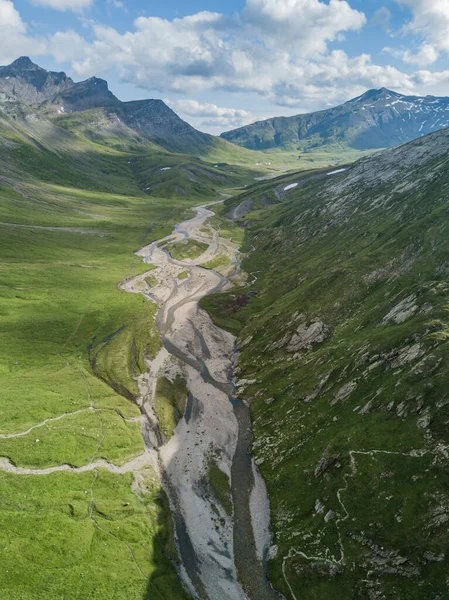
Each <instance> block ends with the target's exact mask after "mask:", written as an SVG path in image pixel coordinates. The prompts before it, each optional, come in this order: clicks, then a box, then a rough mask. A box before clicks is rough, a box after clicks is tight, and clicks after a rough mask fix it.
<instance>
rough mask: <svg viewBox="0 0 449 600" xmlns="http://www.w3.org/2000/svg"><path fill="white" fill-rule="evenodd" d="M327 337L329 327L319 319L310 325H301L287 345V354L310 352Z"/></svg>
mask: <svg viewBox="0 0 449 600" xmlns="http://www.w3.org/2000/svg"><path fill="white" fill-rule="evenodd" d="M328 335H329V327H328V326H327V325H325V324H324V323H323V322H322V321H321V320H320V319H314V320H313V321H312V322H310V323H307V322H306V323H301V325H299V327H298V328H297V330H296V331H295V333H294V334H293V336H292V337H291V339H290V341H289V343H288V345H287V352H298V351H299V350H310V349H311V348H313V347H314V346H316V345H317V344H321V343H322V342H324V341H325V339H326V338H327V337H328Z"/></svg>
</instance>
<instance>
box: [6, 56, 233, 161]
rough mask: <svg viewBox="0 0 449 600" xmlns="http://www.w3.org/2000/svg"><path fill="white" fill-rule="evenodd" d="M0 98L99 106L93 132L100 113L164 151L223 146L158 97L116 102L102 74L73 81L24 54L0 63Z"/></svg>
mask: <svg viewBox="0 0 449 600" xmlns="http://www.w3.org/2000/svg"><path fill="white" fill-rule="evenodd" d="M0 102H3V103H5V102H21V103H23V104H26V105H28V106H32V107H33V108H35V109H38V110H39V111H41V112H44V113H45V114H46V115H53V116H54V117H63V116H64V115H68V114H72V113H78V112H84V111H89V110H91V109H100V110H99V111H98V112H97V113H90V115H89V116H88V120H90V122H91V123H94V124H95V125H96V129H97V133H98V125H99V124H100V123H102V124H103V125H105V124H106V123H105V122H104V117H105V115H106V119H107V120H109V124H108V128H109V126H110V125H111V122H115V125H120V124H122V125H125V126H126V127H128V128H129V129H131V130H132V131H133V132H136V133H137V134H138V135H140V136H141V137H142V138H144V139H145V140H147V141H150V142H152V143H154V144H157V145H159V146H161V147H162V148H164V149H166V150H169V151H170V152H185V153H188V154H204V153H207V152H208V151H211V150H213V149H216V148H217V147H220V148H222V149H223V145H222V142H221V141H220V140H218V139H217V138H215V137H214V136H211V135H208V134H207V133H202V132H200V131H197V130H196V129H195V128H194V127H192V126H191V125H189V124H188V123H186V122H185V121H183V120H182V119H181V118H180V117H178V115H177V114H176V113H175V112H174V111H173V110H172V109H171V108H169V107H168V106H167V105H166V104H165V103H164V102H162V100H139V101H132V102H121V101H120V100H119V99H118V98H116V97H115V96H114V94H113V93H112V92H111V91H110V90H109V88H108V84H107V82H106V81H104V80H103V79H98V78H97V77H91V78H90V79H87V80H86V81H82V82H79V83H75V82H74V81H73V80H72V79H71V78H70V77H67V75H66V74H65V73H56V72H53V71H46V70H45V69H43V68H41V67H39V66H38V65H36V64H34V63H33V62H32V61H31V60H30V59H29V58H28V57H24V56H23V57H21V58H19V59H17V60H16V61H14V62H13V63H12V64H11V65H8V66H5V67H0ZM122 129H123V128H122ZM125 137H126V136H125Z"/></svg>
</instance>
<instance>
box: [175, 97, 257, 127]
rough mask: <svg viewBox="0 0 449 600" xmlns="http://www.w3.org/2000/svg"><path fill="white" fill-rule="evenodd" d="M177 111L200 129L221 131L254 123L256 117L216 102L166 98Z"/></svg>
mask: <svg viewBox="0 0 449 600" xmlns="http://www.w3.org/2000/svg"><path fill="white" fill-rule="evenodd" d="M165 103H166V104H168V105H169V106H170V107H171V108H172V109H173V110H174V111H175V112H177V113H178V114H179V115H180V116H181V117H183V118H186V119H187V120H189V121H193V122H194V123H195V125H196V126H197V127H199V128H200V129H206V130H208V131H212V132H221V131H224V130H226V129H234V128H236V127H241V126H243V125H247V124H248V123H252V122H253V121H254V120H255V119H254V117H253V115H252V114H251V113H249V112H248V111H246V110H242V109H238V108H223V107H220V106H217V105H216V104H209V103H205V104H203V103H201V102H198V101H197V100H187V99H184V100H165Z"/></svg>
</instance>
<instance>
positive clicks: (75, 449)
mask: <svg viewBox="0 0 449 600" xmlns="http://www.w3.org/2000/svg"><path fill="white" fill-rule="evenodd" d="M29 114H31V115H32V113H29ZM35 119H37V120H35ZM146 151H148V150H146ZM130 159H131V158H130V156H129V155H128V154H126V153H124V152H121V151H119V150H117V149H113V148H110V147H107V146H100V145H98V144H95V143H92V142H90V141H89V140H86V139H84V138H83V137H82V136H74V135H72V134H70V133H69V134H67V137H64V134H63V133H62V134H61V133H60V130H58V129H56V128H55V127H54V126H53V125H52V124H51V123H48V122H46V121H45V120H44V119H42V118H41V117H39V118H36V117H34V116H33V115H32V116H31V120H30V121H29V120H27V119H23V115H22V116H20V115H18V116H17V120H15V119H10V118H9V117H7V116H5V115H3V117H2V119H1V120H0V165H1V174H0V233H1V235H0V255H1V263H0V389H1V392H0V397H1V401H0V422H1V427H0V457H2V459H8V460H9V461H10V462H11V463H12V464H13V465H16V466H17V467H21V468H33V469H41V468H45V467H53V466H59V465H62V464H66V465H71V466H85V465H89V463H91V462H94V461H97V460H100V459H105V460H107V461H109V462H111V463H113V464H116V465H122V464H124V463H126V462H128V461H129V460H131V459H133V458H134V457H136V456H139V455H140V454H142V452H143V449H144V448H143V440H142V435H141V433H140V427H139V423H138V422H137V421H136V417H138V416H139V411H138V409H137V407H136V406H135V404H134V403H133V402H132V398H133V397H134V396H135V395H136V394H137V389H136V383H135V375H137V374H139V372H140V371H141V370H142V368H143V367H144V364H143V357H144V355H147V356H151V355H152V354H154V353H155V352H156V351H157V349H158V348H159V338H158V336H157V334H156V331H155V328H154V320H153V316H154V313H155V306H154V305H152V304H151V303H149V302H145V301H144V299H143V298H142V297H140V296H137V295H136V296H134V295H131V294H126V293H125V292H122V291H120V290H119V288H118V284H119V283H120V282H121V281H122V280H123V279H124V278H125V277H127V276H129V275H132V274H135V273H136V272H138V270H144V269H145V267H144V265H142V264H141V263H140V261H139V259H137V257H135V256H134V254H133V252H134V251H135V250H137V249H138V248H139V247H141V246H142V245H143V244H145V243H149V242H151V241H152V240H155V239H158V238H159V237H161V236H164V235H167V234H168V233H169V232H170V231H171V229H172V227H173V224H174V223H175V222H177V221H178V220H179V218H180V215H183V214H184V211H185V210H186V209H187V208H188V206H189V204H192V203H197V202H198V200H197V199H195V200H193V199H192V200H189V199H187V200H186V199H179V200H176V199H171V200H170V201H168V200H167V199H166V198H162V197H154V196H153V197H151V198H149V197H148V196H147V195H145V194H144V193H143V192H142V191H141V189H140V187H139V184H138V181H137V179H136V176H135V174H134V172H133V171H132V169H131V166H130V163H129V160H130ZM92 366H94V367H95V370H96V372H97V375H98V376H95V374H94V371H93V370H92ZM17 434H23V435H17ZM133 490H134V491H133ZM0 497H1V502H0V521H1V527H0V529H1V533H0V537H1V541H0V546H1V548H0V555H1V563H2V569H1V570H0V589H1V590H2V597H3V598H5V599H7V600H13V599H14V600H16V599H17V600H19V599H20V600H28V599H29V600H31V599H33V600H36V599H42V600H43V599H44V598H45V600H49V599H52V598H63V597H64V598H80V599H81V598H83V600H84V599H85V598H96V599H101V598H126V599H127V600H128V599H130V600H131V599H139V600H140V599H141V598H143V597H146V596H148V597H151V598H153V597H154V598H166V599H167V600H168V599H170V600H171V599H172V598H173V599H177V598H179V599H182V598H185V597H186V595H185V593H184V591H183V590H182V588H181V585H180V583H179V581H178V578H177V575H176V572H175V570H174V568H173V566H172V563H171V562H170V557H171V556H172V553H171V552H169V551H168V550H167V549H168V548H169V547H171V546H172V541H171V540H170V536H171V529H170V517H169V513H168V511H167V507H166V506H165V505H164V502H165V500H164V497H163V495H162V491H161V489H160V485H159V483H158V481H157V479H156V477H155V474H154V473H153V472H152V471H151V470H148V471H147V472H145V473H142V476H141V478H140V480H139V481H138V482H137V485H136V484H135V483H134V484H133V481H132V477H131V475H119V474H112V473H110V472H108V471H106V470H103V469H96V470H95V471H91V472H87V473H74V472H57V473H53V474H51V475H14V474H10V473H4V472H1V473H0Z"/></svg>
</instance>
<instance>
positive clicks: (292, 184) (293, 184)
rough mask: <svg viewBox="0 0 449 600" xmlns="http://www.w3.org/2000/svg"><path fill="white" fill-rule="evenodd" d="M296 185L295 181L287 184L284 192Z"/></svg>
mask: <svg viewBox="0 0 449 600" xmlns="http://www.w3.org/2000/svg"><path fill="white" fill-rule="evenodd" d="M297 185H298V184H297V183H291V184H290V185H287V186H286V187H285V188H284V192H288V190H292V189H293V188H295V187H297Z"/></svg>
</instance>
